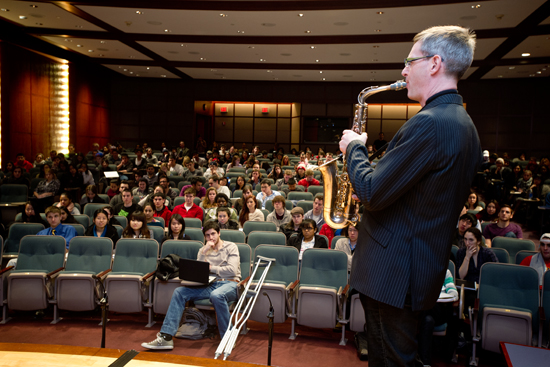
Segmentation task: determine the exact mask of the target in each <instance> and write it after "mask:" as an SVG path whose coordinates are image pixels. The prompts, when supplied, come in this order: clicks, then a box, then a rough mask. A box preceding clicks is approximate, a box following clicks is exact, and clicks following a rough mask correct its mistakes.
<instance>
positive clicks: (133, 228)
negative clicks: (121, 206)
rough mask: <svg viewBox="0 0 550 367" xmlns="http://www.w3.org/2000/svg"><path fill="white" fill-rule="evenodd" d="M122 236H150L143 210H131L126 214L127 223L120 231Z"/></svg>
mask: <svg viewBox="0 0 550 367" xmlns="http://www.w3.org/2000/svg"><path fill="white" fill-rule="evenodd" d="M122 238H151V231H149V228H148V227H147V219H145V214H143V212H140V211H137V212H133V213H132V214H130V215H129V216H128V225H127V226H126V228H124V231H123V232H122Z"/></svg>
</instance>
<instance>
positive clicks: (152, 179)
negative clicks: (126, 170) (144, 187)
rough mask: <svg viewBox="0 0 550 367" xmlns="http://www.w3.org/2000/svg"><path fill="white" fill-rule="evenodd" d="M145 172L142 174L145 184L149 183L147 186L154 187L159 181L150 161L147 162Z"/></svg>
mask: <svg viewBox="0 0 550 367" xmlns="http://www.w3.org/2000/svg"><path fill="white" fill-rule="evenodd" d="M146 172H147V174H146V175H145V176H143V178H144V179H146V180H147V184H148V185H149V187H154V186H155V185H157V184H158V182H159V178H158V176H157V173H156V171H155V166H154V165H153V164H151V163H149V164H147V169H146Z"/></svg>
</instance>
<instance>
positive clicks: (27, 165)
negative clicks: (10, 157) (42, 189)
mask: <svg viewBox="0 0 550 367" xmlns="http://www.w3.org/2000/svg"><path fill="white" fill-rule="evenodd" d="M13 165H14V166H15V167H21V169H24V170H25V171H26V172H29V171H30V170H31V169H32V163H31V162H29V161H26V160H25V161H22V162H21V161H20V160H16V161H15V163H14V164H13Z"/></svg>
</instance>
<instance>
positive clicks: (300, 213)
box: [277, 206, 304, 244]
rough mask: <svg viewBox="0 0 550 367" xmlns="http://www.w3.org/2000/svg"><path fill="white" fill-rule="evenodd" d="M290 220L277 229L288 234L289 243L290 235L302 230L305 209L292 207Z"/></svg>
mask: <svg viewBox="0 0 550 367" xmlns="http://www.w3.org/2000/svg"><path fill="white" fill-rule="evenodd" d="M290 217H291V218H290V221H289V222H288V223H286V224H283V225H281V226H279V227H278V229H277V231H279V232H283V233H284V235H285V236H286V241H287V244H288V240H289V239H290V236H292V235H293V234H295V233H296V234H299V233H300V232H301V230H300V224H302V221H303V220H304V209H302V208H300V207H299V206H297V207H296V208H292V210H291V211H290Z"/></svg>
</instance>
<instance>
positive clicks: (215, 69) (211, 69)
mask: <svg viewBox="0 0 550 367" xmlns="http://www.w3.org/2000/svg"><path fill="white" fill-rule="evenodd" d="M210 71H218V70H216V69H210Z"/></svg>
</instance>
